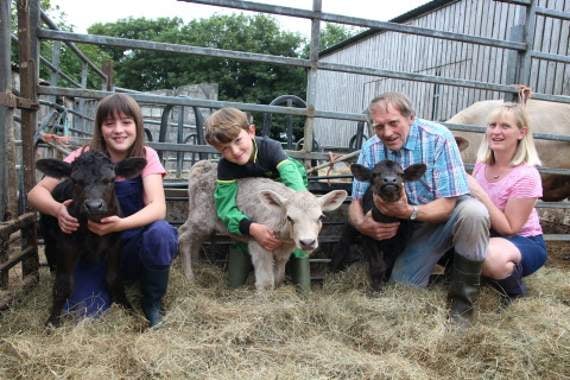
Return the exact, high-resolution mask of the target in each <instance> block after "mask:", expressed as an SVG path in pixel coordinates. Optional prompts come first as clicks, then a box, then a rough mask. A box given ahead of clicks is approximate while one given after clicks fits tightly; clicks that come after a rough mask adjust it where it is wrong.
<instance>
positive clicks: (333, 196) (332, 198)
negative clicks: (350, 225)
mask: <svg viewBox="0 0 570 380" xmlns="http://www.w3.org/2000/svg"><path fill="white" fill-rule="evenodd" d="M347 196H348V193H347V192H346V191H345V190H333V191H329V192H328V193H326V194H325V195H323V196H322V197H320V198H319V202H320V203H321V208H322V209H323V211H333V210H336V209H337V208H339V207H340V206H341V205H342V202H344V200H345V199H346V197H347Z"/></svg>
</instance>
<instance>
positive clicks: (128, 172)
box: [115, 157, 146, 178]
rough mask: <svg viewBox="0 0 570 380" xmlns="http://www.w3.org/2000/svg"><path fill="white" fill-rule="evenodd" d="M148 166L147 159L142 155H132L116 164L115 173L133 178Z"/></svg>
mask: <svg viewBox="0 0 570 380" xmlns="http://www.w3.org/2000/svg"><path fill="white" fill-rule="evenodd" d="M145 166H146V160H145V159H144V158H140V157H131V158H127V159H124V160H123V161H121V162H119V163H118V164H117V166H115V174H116V175H118V176H121V177H125V178H133V177H136V176H138V175H139V173H140V172H141V171H142V170H143V169H144V167H145Z"/></svg>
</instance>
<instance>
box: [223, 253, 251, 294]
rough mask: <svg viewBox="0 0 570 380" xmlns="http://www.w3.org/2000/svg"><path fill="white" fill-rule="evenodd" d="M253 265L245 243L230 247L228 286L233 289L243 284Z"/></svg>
mask: <svg viewBox="0 0 570 380" xmlns="http://www.w3.org/2000/svg"><path fill="white" fill-rule="evenodd" d="M252 266H253V265H252V264H251V257H250V256H249V253H248V252H247V246H246V245H245V244H236V245H235V246H233V247H230V251H229V253H228V286H229V287H230V288H231V289H237V288H239V287H241V286H243V284H245V281H246V280H247V276H248V275H249V272H250V271H251V268H252Z"/></svg>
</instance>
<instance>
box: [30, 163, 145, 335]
mask: <svg viewBox="0 0 570 380" xmlns="http://www.w3.org/2000/svg"><path fill="white" fill-rule="evenodd" d="M145 165H146V160H145V159H144V158H128V159H126V160H123V161H121V162H120V163H118V164H117V165H114V164H113V163H112V162H111V160H110V159H109V158H108V157H107V156H105V155H104V154H102V153H97V152H86V153H84V154H82V155H81V156H79V157H78V158H77V159H76V160H75V161H73V163H71V164H69V163H66V162H63V161H60V160H55V159H42V160H38V161H37V163H36V167H37V168H38V169H39V170H41V171H42V172H43V173H44V174H46V175H48V176H50V177H55V178H65V179H64V180H63V181H62V182H60V183H59V184H58V185H57V186H56V187H55V189H54V190H53V191H52V195H53V197H54V199H55V200H57V201H58V202H63V201H65V200H67V199H73V202H72V203H71V204H70V205H69V206H68V211H69V214H70V215H72V216H74V217H75V218H77V219H78V220H79V224H80V227H79V229H78V230H77V231H75V232H74V233H72V234H66V233H63V232H62V231H61V229H60V228H59V225H58V221H57V219H56V218H54V217H52V216H49V215H45V214H41V215H40V226H41V229H42V234H43V236H44V239H45V245H46V257H47V260H48V264H49V266H50V270H52V271H54V270H55V273H56V277H55V281H54V286H53V303H52V308H51V311H50V316H49V319H48V321H47V324H48V325H50V324H51V325H53V326H56V327H57V326H59V325H60V324H61V319H60V318H61V311H62V310H63V306H64V304H65V300H66V299H67V298H69V296H70V295H71V293H72V290H73V281H74V278H73V277H74V271H75V267H76V265H77V263H78V261H79V259H80V258H81V259H85V260H88V261H91V262H95V261H98V260H101V259H106V260H107V277H106V282H107V286H108V288H109V293H110V295H111V299H112V301H113V302H116V303H119V304H121V305H123V306H124V307H126V308H131V306H130V304H129V302H128V301H127V298H126V296H125V290H124V287H123V283H122V281H121V278H120V275H119V265H120V253H121V241H120V234H118V233H111V234H107V235H105V236H98V235H96V234H94V233H92V232H91V231H89V229H88V228H87V221H88V220H92V221H94V222H99V221H100V220H101V219H102V218H104V217H106V216H110V215H121V211H120V207H119V203H118V200H117V198H116V196H115V182H114V180H115V176H121V177H125V178H132V177H135V176H137V175H138V174H139V173H140V171H141V170H142V169H143V168H144V167H145Z"/></svg>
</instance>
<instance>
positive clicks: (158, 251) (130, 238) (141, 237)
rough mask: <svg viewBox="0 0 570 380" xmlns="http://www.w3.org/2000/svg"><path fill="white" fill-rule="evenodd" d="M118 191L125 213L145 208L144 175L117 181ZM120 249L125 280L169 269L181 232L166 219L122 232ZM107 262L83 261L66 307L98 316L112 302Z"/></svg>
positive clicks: (116, 187) (76, 271)
mask: <svg viewBox="0 0 570 380" xmlns="http://www.w3.org/2000/svg"><path fill="white" fill-rule="evenodd" d="M115 194H116V195H117V199H118V200H119V204H120V205H121V210H122V212H123V216H124V217H127V216H129V215H132V214H134V213H135V212H137V211H139V210H140V209H142V208H143V207H144V202H143V194H144V192H143V185H142V178H141V177H140V176H139V177H136V178H134V179H127V180H123V181H116V182H115ZM121 240H122V244H123V248H122V252H121V275H122V278H123V282H125V283H132V282H134V281H136V280H139V279H140V276H141V273H142V267H143V266H144V267H145V268H148V269H153V270H161V269H166V268H167V267H169V266H170V265H171V263H172V260H173V259H174V257H176V255H177V253H178V249H177V248H178V247H177V242H178V234H177V231H176V229H175V228H174V227H173V226H171V225H170V224H169V223H168V222H167V221H165V220H158V221H155V222H152V223H151V224H149V225H147V226H144V227H140V228H133V229H130V230H126V231H123V232H122V233H121ZM105 273H106V263H105V262H104V261H100V262H98V263H91V262H86V261H80V262H79V263H78V265H77V268H76V270H75V283H74V286H73V293H72V294H71V296H70V297H69V299H68V300H67V302H66V305H65V310H66V311H69V310H71V311H73V312H74V313H75V312H76V313H78V314H80V315H83V316H89V317H97V316H99V315H100V314H101V313H102V312H103V311H105V310H106V309H107V308H109V306H110V305H111V298H110V295H109V292H108V291H107V286H106V283H105Z"/></svg>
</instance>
